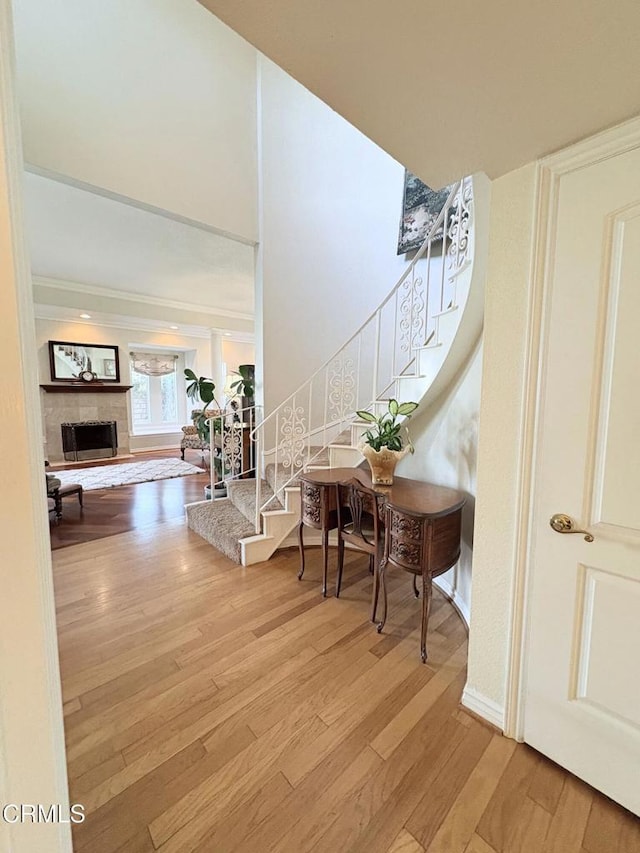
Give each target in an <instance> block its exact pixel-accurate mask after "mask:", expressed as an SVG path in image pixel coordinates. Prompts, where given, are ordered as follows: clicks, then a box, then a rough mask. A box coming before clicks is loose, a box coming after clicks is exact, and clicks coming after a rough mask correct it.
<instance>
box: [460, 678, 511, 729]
mask: <svg viewBox="0 0 640 853" xmlns="http://www.w3.org/2000/svg"><path fill="white" fill-rule="evenodd" d="M462 704H463V705H464V707H465V708H468V709H469V710H470V711H473V713H474V714H477V715H478V716H479V717H482V719H483V720H486V721H487V722H488V723H491V725H493V726H495V727H496V728H498V729H500V731H501V732H502V731H504V707H503V706H502V705H498V703H497V702H494V701H493V699H488V698H487V697H486V696H483V695H482V693H479V692H478V691H477V690H475V689H474V688H473V687H469V686H468V685H467V686H466V687H465V688H464V691H463V693H462Z"/></svg>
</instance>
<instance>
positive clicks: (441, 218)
mask: <svg viewBox="0 0 640 853" xmlns="http://www.w3.org/2000/svg"><path fill="white" fill-rule="evenodd" d="M462 183H463V182H462V181H458V182H457V183H456V184H454V185H453V189H452V190H451V192H450V193H449V195H448V197H447V200H446V202H445V203H444V205H443V207H442V210H441V211H440V213H439V214H438V216H437V217H436V219H435V221H434V223H433V225H432V226H431V228H430V229H429V233H428V234H427V236H426V237H425V240H424V242H423V244H422V246H421V247H420V248H419V249H418V251H417V252H416V255H415V257H414V258H413V260H412V261H411V263H410V264H409V266H408V267H407V268H406V269H405V271H404V272H403V274H402V275H401V276H400V278H399V279H398V281H397V282H396V284H395V285H394V286H393V288H392V289H391V290H390V291H389V293H388V294H387V296H386V297H385V298H384V300H383V301H382V302H381V303H380V304H379V305H378V307H377V308H376V309H375V310H374V311H372V313H371V314H370V315H369V316H368V317H367V319H366V320H365V321H364V323H362V324H361V325H360V326H359V327H358V328H357V329H356V331H355V332H354V333H353V334H352V335H351V337H350V338H349V339H348V340H347V341H346V342H345V343H344V344H342V346H341V347H339V348H338V349H337V350H336V351H335V352H334V354H333V355H332V356H330V358H328V359H327V360H326V361H325V362H324V363H323V364H321V365H320V367H319V368H318V369H317V370H316V371H315V373H313V374H312V375H311V376H310V377H309V378H308V379H306V380H305V381H304V382H303V383H302V384H301V385H299V386H298V388H297V389H296V390H295V391H294V392H293V393H292V394H290V395H289V396H288V397H286V398H285V399H284V400H283V401H282V403H280V404H279V405H278V406H276V408H275V409H274V410H273V411H272V412H270V413H269V414H268V415H267V416H266V418H264V419H263V420H262V421H261V422H260V423H259V424H257V425H256V427H255V428H254V430H253V431H252V433H251V437H252V438H253V437H254V436H255V434H256V432H257V431H258V430H259V429H261V428H262V427H263V426H264V425H265V424H266V423H267V422H268V421H269V420H271V418H272V417H274V415H275V414H276V412H277V411H278V410H279V409H281V408H282V406H284V405H285V404H286V403H288V402H289V400H291V399H293V397H295V396H296V395H297V394H299V393H300V392H301V391H302V390H303V389H304V388H306V387H307V385H309V383H310V382H312V381H313V380H314V379H315V377H316V376H318V374H320V373H321V372H322V371H323V370H326V368H327V367H328V366H329V365H330V364H331V362H332V361H334V360H335V359H336V357H337V356H338V355H339V354H340V353H341V352H342V351H343V350H345V349H346V348H347V347H348V346H349V344H352V343H353V342H354V341H355V339H356V338H357V337H358V335H359V334H360V333H361V332H362V331H363V330H364V329H365V328H366V327H367V326H368V325H369V323H370V322H371V321H372V320H374V319H375V317H376V315H379V313H380V312H381V311H382V309H383V308H384V307H385V306H386V305H387V304H388V303H389V302H390V301H391V299H392V298H393V297H394V296H395V294H396V293H397V291H398V289H399V288H400V287H401V286H402V284H403V282H404V281H405V280H406V278H407V276H408V275H409V273H411V272H412V271H413V269H414V268H415V266H416V264H417V263H418V261H421V260H422V258H423V257H424V256H425V254H426V252H427V249H428V248H429V246H430V244H431V242H432V240H433V239H434V237H435V235H436V234H437V233H438V230H439V228H440V226H441V225H442V224H443V222H444V217H445V214H446V213H448V212H449V211H450V209H451V206H452V203H453V200H454V199H455V197H456V193H457V192H458V190H459V189H460V187H461V185H462Z"/></svg>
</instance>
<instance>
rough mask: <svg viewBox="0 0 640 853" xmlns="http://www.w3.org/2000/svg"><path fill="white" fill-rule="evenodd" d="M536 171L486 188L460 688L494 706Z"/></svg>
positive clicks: (505, 634) (502, 641) (512, 537)
mask: <svg viewBox="0 0 640 853" xmlns="http://www.w3.org/2000/svg"><path fill="white" fill-rule="evenodd" d="M535 175H536V167H535V164H530V165H529V166H525V167H524V168H522V169H518V170H517V171H515V172H511V173H510V174H508V175H505V176H504V177H503V178H500V179H498V180H497V181H494V182H493V186H492V192H491V220H490V244H489V266H488V273H487V283H486V302H485V322H484V357H483V368H482V369H483V374H482V377H483V378H482V398H481V405H480V439H479V447H478V493H477V502H476V519H475V541H474V551H473V592H472V596H471V636H470V647H469V669H468V683H467V689H471V690H473V691H475V692H476V693H477V694H479V695H480V696H481V697H483V698H484V699H485V700H487V701H488V702H489V703H490V704H493V705H494V706H495V707H496V710H497V711H499V709H503V708H504V703H505V688H506V677H507V661H508V651H509V632H510V608H511V590H512V583H513V571H514V561H515V548H516V533H517V530H516V528H517V517H516V506H517V501H518V495H517V489H516V483H517V477H518V470H519V465H520V460H521V453H522V447H521V443H520V438H521V437H520V426H519V425H520V421H521V412H522V408H523V386H524V371H525V367H524V365H525V345H526V337H527V314H528V300H529V291H530V278H531V270H532V252H533V241H534V226H535V208H534V198H535ZM576 215H579V214H578V212H576Z"/></svg>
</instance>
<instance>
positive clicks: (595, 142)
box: [540, 117, 640, 175]
mask: <svg viewBox="0 0 640 853" xmlns="http://www.w3.org/2000/svg"><path fill="white" fill-rule="evenodd" d="M635 148H640V117H638V118H632V119H630V120H629V121H625V122H623V123H622V124H617V125H615V127H610V128H608V129H607V130H603V131H602V132H601V133H597V134H596V135H595V136H590V137H589V138H588V139H583V140H582V141H580V142H576V143H575V145H571V146H570V147H569V148H563V149H562V150H561V151H556V152H555V153H554V154H549V155H548V156H547V157H544V158H542V159H541V161H540V165H541V166H543V167H544V168H545V169H548V170H549V171H550V172H551V173H552V174H554V175H565V174H567V173H568V172H574V171H576V170H578V169H584V168H585V167H586V166H593V165H594V164H595V163H599V162H601V161H602V160H607V159H609V158H610V157H616V156H617V155H618V154H624V153H625V152H626V151H632V150H633V149H635Z"/></svg>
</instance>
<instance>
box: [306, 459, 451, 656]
mask: <svg viewBox="0 0 640 853" xmlns="http://www.w3.org/2000/svg"><path fill="white" fill-rule="evenodd" d="M353 477H356V478H357V479H358V480H360V482H361V483H363V484H364V485H365V486H367V487H368V488H373V489H375V491H376V492H378V493H379V494H381V495H383V496H384V507H385V544H384V554H383V558H382V562H381V564H380V579H381V586H382V595H383V602H382V603H383V616H382V620H381V621H380V622H379V623H378V631H382V629H383V627H384V624H385V621H386V617H387V594H386V584H385V572H386V570H387V569H388V567H389V566H392V567H395V568H399V569H403V570H404V571H407V572H410V573H411V574H413V575H414V576H416V575H420V576H421V577H422V591H423V599H422V630H421V640H420V653H421V655H422V660H423V661H425V660H426V658H427V651H426V636H427V626H428V619H429V608H430V604H431V592H432V590H431V585H432V580H433V578H434V577H437V576H438V575H441V574H443V573H444V572H446V571H447V570H448V569H450V568H451V567H452V566H453V565H455V563H456V562H457V561H458V559H459V557H460V537H461V531H462V508H463V506H464V504H465V500H466V498H465V496H464V494H462V493H461V492H458V491H456V490H455V489H448V488H446V487H444V486H435V485H433V484H431V483H423V482H421V481H419V480H412V479H409V478H408V477H395V478H394V481H393V485H392V486H373V485H372V483H371V474H370V472H369V471H366V470H364V469H363V468H330V469H328V470H324V471H313V472H310V473H308V474H303V475H302V476H301V478H300V481H301V484H300V491H301V509H300V525H299V528H298V541H299V545H300V572H299V574H298V577H299V578H301V577H302V575H303V573H304V543H303V540H302V529H303V527H304V525H307V526H308V527H314V528H315V529H316V530H321V531H322V548H323V576H322V593H323V595H326V591H327V561H328V554H327V552H328V537H329V531H331V530H335V529H336V528H337V526H338V519H337V504H336V502H337V497H336V492H337V490H336V484H337V483H343V482H346V481H347V480H350V479H352V478H353ZM376 590H377V584H376V585H375V590H374V591H376ZM376 610H377V601H376V600H374V602H373V611H372V612H373V619H374V620H375V616H376Z"/></svg>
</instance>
